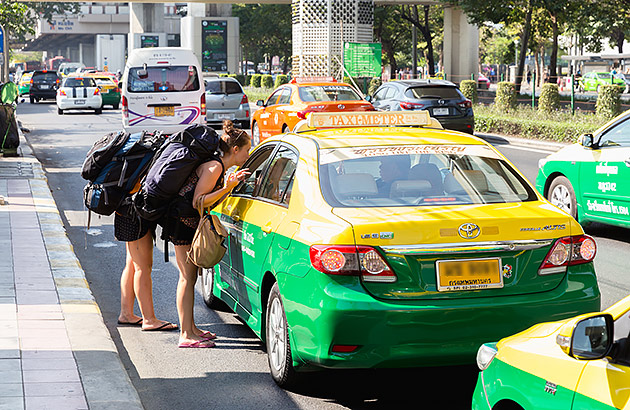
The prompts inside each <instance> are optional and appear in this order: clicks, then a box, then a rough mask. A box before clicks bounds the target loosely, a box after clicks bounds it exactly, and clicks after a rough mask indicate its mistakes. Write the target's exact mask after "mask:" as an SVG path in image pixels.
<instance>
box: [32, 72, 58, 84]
mask: <svg viewBox="0 0 630 410" xmlns="http://www.w3.org/2000/svg"><path fill="white" fill-rule="evenodd" d="M33 81H34V82H35V81H47V82H53V83H54V82H55V81H57V73H54V72H50V73H35V74H33Z"/></svg>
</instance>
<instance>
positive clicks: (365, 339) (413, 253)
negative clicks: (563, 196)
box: [202, 111, 600, 386]
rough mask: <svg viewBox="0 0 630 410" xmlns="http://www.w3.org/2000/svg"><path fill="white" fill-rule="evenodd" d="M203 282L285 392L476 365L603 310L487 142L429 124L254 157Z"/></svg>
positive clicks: (524, 185) (325, 132)
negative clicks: (500, 349)
mask: <svg viewBox="0 0 630 410" xmlns="http://www.w3.org/2000/svg"><path fill="white" fill-rule="evenodd" d="M243 167H244V168H248V169H249V170H250V172H251V175H250V176H249V177H248V178H247V179H246V180H244V181H243V182H242V183H241V184H240V185H238V186H237V187H236V188H235V189H234V190H233V191H232V193H231V194H230V196H229V197H228V198H226V199H225V200H224V201H223V202H222V203H221V204H220V205H219V206H218V207H217V208H215V209H214V210H213V212H214V213H215V214H216V215H217V216H218V217H219V218H220V220H221V221H222V222H223V224H224V225H225V227H226V229H227V231H228V232H229V237H228V240H227V241H226V242H227V252H226V254H225V257H224V258H223V260H222V261H221V262H220V263H219V264H218V265H217V266H215V267H214V268H212V269H208V270H204V271H203V275H202V276H203V280H202V283H203V286H202V290H203V296H204V300H205V302H206V304H208V305H209V306H210V307H213V306H215V305H216V304H217V303H219V304H221V301H222V302H224V303H225V304H227V305H228V306H229V307H230V308H231V309H232V310H234V311H235V312H236V313H237V314H238V315H240V317H241V318H242V319H243V321H244V322H245V323H247V325H248V326H249V327H251V329H252V330H253V331H254V332H255V334H256V335H258V336H259V337H260V338H261V339H262V340H263V341H264V342H265V343H266V346H267V353H268V358H269V367H270V370H271V374H272V376H273V378H274V380H275V381H276V383H278V384H279V385H280V386H288V385H291V384H293V383H296V380H299V378H300V375H299V373H300V372H301V371H306V370H311V369H316V368H377V367H388V368H392V367H394V368H395V367H417V366H435V365H449V364H459V363H474V360H475V354H476V351H477V349H478V347H479V345H480V344H482V343H484V342H485V341H488V340H498V339H500V338H502V337H505V336H507V335H510V334H513V333H515V332H518V331H522V330H523V329H526V328H527V327H529V326H531V325H532V324H534V323H537V322H540V321H541V320H560V319H564V318H566V317H570V316H573V315H575V314H576V313H582V312H589V311H593V310H599V306H600V293H599V289H598V286H597V279H596V277H595V272H594V268H593V263H592V260H593V257H594V256H595V242H594V241H593V239H592V238H590V237H588V236H586V235H584V232H583V230H582V228H581V226H580V225H579V224H578V223H577V222H576V221H575V220H574V219H573V218H571V217H570V216H569V215H567V214H566V213H564V212H563V211H561V210H559V209H558V208H556V207H554V206H553V205H551V204H550V203H549V202H547V201H546V200H545V199H544V198H542V197H541V196H540V195H539V194H538V193H537V192H536V190H535V189H534V188H533V187H532V186H531V185H530V184H528V182H527V181H526V179H525V178H524V177H523V175H522V174H521V173H520V172H519V171H517V170H516V169H515V168H514V166H513V165H511V164H510V162H509V161H508V160H507V159H506V158H505V157H504V156H503V155H501V154H500V153H499V152H498V151H497V150H495V149H494V148H493V147H492V146H490V145H489V144H487V143H486V142H484V141H483V140H481V139H479V138H477V137H474V136H471V135H468V134H463V133H459V132H456V131H450V130H444V129H443V128H442V126H441V125H440V124H439V122H437V121H436V120H435V119H433V118H431V117H430V116H429V114H428V113H427V112H426V111H414V112H392V113H386V112H355V113H325V112H324V113H312V114H309V117H308V119H307V121H306V123H304V122H303V123H300V124H298V125H297V126H296V128H295V130H294V132H289V133H286V134H282V135H277V136H274V137H271V138H269V139H267V140H265V141H264V142H262V143H261V144H260V145H259V146H258V147H256V149H254V150H253V152H252V153H251V156H250V158H249V159H248V161H247V163H246V164H244V165H243Z"/></svg>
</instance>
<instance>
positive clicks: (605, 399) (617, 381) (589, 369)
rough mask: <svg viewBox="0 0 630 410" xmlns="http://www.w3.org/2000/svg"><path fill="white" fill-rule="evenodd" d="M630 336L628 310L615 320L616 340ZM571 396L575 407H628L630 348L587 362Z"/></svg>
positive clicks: (627, 409) (580, 409)
mask: <svg viewBox="0 0 630 410" xmlns="http://www.w3.org/2000/svg"><path fill="white" fill-rule="evenodd" d="M629 337H630V312H628V311H626V312H624V313H623V314H622V315H621V316H619V317H618V318H617V320H615V335H614V340H615V342H620V341H622V339H626V343H627V340H628V338H629ZM575 393H576V394H575V398H574V399H573V407H572V409H574V410H597V409H613V408H615V409H622V410H630V349H627V348H626V349H619V351H618V352H617V353H616V354H615V359H614V360H609V359H599V360H591V361H588V362H587V364H586V366H585V368H584V371H583V372H582V375H581V376H580V380H579V382H578V386H577V388H576V389H575Z"/></svg>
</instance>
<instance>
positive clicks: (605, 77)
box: [597, 73, 610, 80]
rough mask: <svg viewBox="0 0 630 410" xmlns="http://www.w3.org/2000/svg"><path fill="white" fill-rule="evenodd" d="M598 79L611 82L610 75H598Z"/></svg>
mask: <svg viewBox="0 0 630 410" xmlns="http://www.w3.org/2000/svg"><path fill="white" fill-rule="evenodd" d="M597 77H598V78H600V79H602V80H610V73H597Z"/></svg>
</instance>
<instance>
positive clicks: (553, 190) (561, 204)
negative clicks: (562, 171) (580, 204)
mask: <svg viewBox="0 0 630 410" xmlns="http://www.w3.org/2000/svg"><path fill="white" fill-rule="evenodd" d="M547 199H549V202H551V203H552V204H554V205H555V206H557V207H558V208H560V209H562V210H563V211H564V212H566V213H568V214H569V215H571V216H572V217H574V218H575V219H577V201H576V199H575V191H574V190H573V186H572V185H571V182H569V180H568V179H567V178H566V177H556V179H554V180H553V182H552V183H551V185H550V186H549V193H548V194H547Z"/></svg>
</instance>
